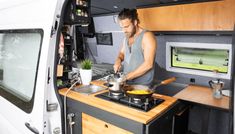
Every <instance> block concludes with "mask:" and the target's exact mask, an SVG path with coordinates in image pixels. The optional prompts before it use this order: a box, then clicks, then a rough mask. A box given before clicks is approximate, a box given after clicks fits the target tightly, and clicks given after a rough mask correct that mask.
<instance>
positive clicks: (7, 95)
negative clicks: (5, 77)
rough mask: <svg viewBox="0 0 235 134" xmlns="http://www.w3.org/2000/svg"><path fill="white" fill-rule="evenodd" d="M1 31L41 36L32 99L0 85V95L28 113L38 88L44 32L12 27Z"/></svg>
mask: <svg viewBox="0 0 235 134" xmlns="http://www.w3.org/2000/svg"><path fill="white" fill-rule="evenodd" d="M0 33H39V34H40V36H41V39H40V45H39V51H38V59H37V65H36V74H35V80H34V87H33V94H32V98H31V100H30V101H25V100H23V99H21V98H19V97H17V96H16V95H14V94H12V93H10V92H7V91H6V90H4V89H3V88H4V87H2V86H0V96H2V97H3V98H5V99H6V100H8V101H9V102H11V103H12V104H14V105H15V106H17V107H18V108H20V109H22V110H23V111H25V112H26V113H31V112H32V110H33V104H34V97H35V88H36V82H37V75H38V66H39V60H40V54H41V48H42V41H43V35H44V32H43V30H42V29H11V30H0Z"/></svg>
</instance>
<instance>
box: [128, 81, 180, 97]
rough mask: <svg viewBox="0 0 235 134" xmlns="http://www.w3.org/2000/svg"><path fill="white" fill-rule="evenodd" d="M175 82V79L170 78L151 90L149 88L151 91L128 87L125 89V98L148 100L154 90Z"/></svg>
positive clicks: (141, 87)
mask: <svg viewBox="0 0 235 134" xmlns="http://www.w3.org/2000/svg"><path fill="white" fill-rule="evenodd" d="M175 80H176V78H175V77H171V78H169V79H166V80H164V81H162V82H161V83H159V84H157V85H154V86H153V88H151V89H150V88H148V87H147V86H140V85H130V86H129V87H126V89H125V91H126V92H125V93H126V95H127V96H129V97H131V98H138V99H145V98H149V97H151V96H152V94H153V93H154V90H155V89H156V88H157V87H159V86H161V85H167V84H170V83H172V82H174V81H175ZM124 88H125V87H124Z"/></svg>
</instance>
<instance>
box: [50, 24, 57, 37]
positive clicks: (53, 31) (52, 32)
mask: <svg viewBox="0 0 235 134" xmlns="http://www.w3.org/2000/svg"><path fill="white" fill-rule="evenodd" d="M57 28H58V21H57V20H56V21H55V24H54V26H52V27H51V37H52V36H53V35H54V34H55V33H56V30H57Z"/></svg>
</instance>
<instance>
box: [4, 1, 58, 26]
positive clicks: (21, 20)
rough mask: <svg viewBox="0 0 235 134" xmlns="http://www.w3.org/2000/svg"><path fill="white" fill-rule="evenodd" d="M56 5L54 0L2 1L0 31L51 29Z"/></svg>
mask: <svg viewBox="0 0 235 134" xmlns="http://www.w3.org/2000/svg"><path fill="white" fill-rule="evenodd" d="M10 2H13V3H10ZM56 3H57V1H56V0H49V1H48V0H21V1H20V2H18V1H17V0H11V1H8V0H4V2H1V4H0V18H1V21H0V29H12V28H14V29H16V28H39V27H40V28H41V27H48V26H50V27H51V26H52V22H53V20H54V13H55V8H56Z"/></svg>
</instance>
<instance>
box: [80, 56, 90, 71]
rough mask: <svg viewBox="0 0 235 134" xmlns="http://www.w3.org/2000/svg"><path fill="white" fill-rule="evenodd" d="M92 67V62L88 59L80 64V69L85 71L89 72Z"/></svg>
mask: <svg viewBox="0 0 235 134" xmlns="http://www.w3.org/2000/svg"><path fill="white" fill-rule="evenodd" d="M91 67H92V61H91V60H89V59H85V60H83V61H82V62H81V68H82V69H85V70H90V69H91Z"/></svg>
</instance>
